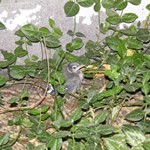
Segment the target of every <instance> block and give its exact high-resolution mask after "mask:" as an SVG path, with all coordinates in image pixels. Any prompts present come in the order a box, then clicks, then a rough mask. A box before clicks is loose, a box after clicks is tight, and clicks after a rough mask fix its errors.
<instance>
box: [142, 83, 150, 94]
mask: <svg viewBox="0 0 150 150" xmlns="http://www.w3.org/2000/svg"><path fill="white" fill-rule="evenodd" d="M141 90H142V92H143V93H144V94H145V95H146V96H147V95H148V93H149V92H150V84H149V83H145V84H143V86H142V89H141Z"/></svg>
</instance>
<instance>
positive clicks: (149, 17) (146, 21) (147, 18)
mask: <svg viewBox="0 0 150 150" xmlns="http://www.w3.org/2000/svg"><path fill="white" fill-rule="evenodd" d="M149 20H150V13H149V14H148V16H147V17H146V20H145V22H144V28H145V29H146V28H147V24H148V21H149Z"/></svg>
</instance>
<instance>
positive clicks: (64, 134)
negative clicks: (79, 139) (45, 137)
mask: <svg viewBox="0 0 150 150" xmlns="http://www.w3.org/2000/svg"><path fill="white" fill-rule="evenodd" d="M53 136H54V137H55V138H65V137H71V132H69V131H59V132H56V133H54V134H53Z"/></svg>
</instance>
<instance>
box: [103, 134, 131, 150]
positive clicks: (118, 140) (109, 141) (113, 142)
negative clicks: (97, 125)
mask: <svg viewBox="0 0 150 150" xmlns="http://www.w3.org/2000/svg"><path fill="white" fill-rule="evenodd" d="M103 140H104V143H105V146H106V149H108V150H128V146H127V144H126V140H125V135H123V134H116V135H114V136H112V137H108V138H104V139H103Z"/></svg>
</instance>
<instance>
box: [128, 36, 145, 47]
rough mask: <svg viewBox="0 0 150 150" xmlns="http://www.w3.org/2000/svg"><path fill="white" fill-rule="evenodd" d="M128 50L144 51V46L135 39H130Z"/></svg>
mask: <svg viewBox="0 0 150 150" xmlns="http://www.w3.org/2000/svg"><path fill="white" fill-rule="evenodd" d="M127 45H128V48H130V49H142V48H143V44H142V43H141V42H140V41H138V40H137V39H134V38H129V39H128V41H127Z"/></svg>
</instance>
